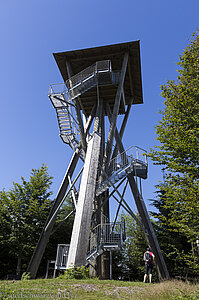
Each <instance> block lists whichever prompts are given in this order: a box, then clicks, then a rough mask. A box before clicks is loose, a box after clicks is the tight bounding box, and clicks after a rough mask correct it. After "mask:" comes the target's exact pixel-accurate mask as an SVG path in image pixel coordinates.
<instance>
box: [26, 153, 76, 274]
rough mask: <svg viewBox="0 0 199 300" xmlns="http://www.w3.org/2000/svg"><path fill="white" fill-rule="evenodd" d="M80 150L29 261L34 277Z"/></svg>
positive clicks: (69, 169)
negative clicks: (55, 213)
mask: <svg viewBox="0 0 199 300" xmlns="http://www.w3.org/2000/svg"><path fill="white" fill-rule="evenodd" d="M80 151H81V150H79V151H78V150H77V152H75V153H74V154H73V157H72V159H71V162H70V165H69V167H68V169H67V171H66V174H65V176H64V179H63V181H62V184H61V186H60V188H59V191H58V194H57V197H56V199H55V201H54V204H53V207H52V209H51V211H50V214H49V216H48V219H47V221H46V223H45V225H44V228H43V230H42V233H41V235H40V238H39V241H38V243H37V246H36V248H35V250H34V253H33V255H32V258H31V260H30V262H29V265H28V268H27V271H26V272H28V273H30V276H31V278H33V279H34V278H35V277H36V275H37V271H38V268H39V265H40V262H41V259H42V257H43V254H44V251H45V249H46V246H47V244H48V241H49V238H50V235H51V232H52V229H53V226H54V224H55V220H56V215H55V217H54V218H53V219H52V221H51V223H50V224H49V226H48V229H47V230H45V228H46V225H47V224H48V223H49V221H50V220H51V218H52V216H53V215H54V212H55V211H56V209H57V207H58V206H59V204H60V203H61V201H62V199H63V197H64V196H65V194H66V191H67V188H68V185H69V181H68V176H70V177H71V176H72V175H73V172H74V170H75V167H76V165H77V162H78V159H79V157H80Z"/></svg>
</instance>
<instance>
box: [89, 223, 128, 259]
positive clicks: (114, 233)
mask: <svg viewBox="0 0 199 300" xmlns="http://www.w3.org/2000/svg"><path fill="white" fill-rule="evenodd" d="M124 239H125V227H124V222H120V223H119V222H118V223H115V224H114V223H106V224H102V225H101V224H99V225H97V226H96V227H95V228H94V229H93V230H92V231H91V236H90V240H89V252H90V253H92V252H94V251H95V250H99V249H101V248H104V249H105V248H106V247H114V248H115V249H117V248H118V249H119V248H121V246H122V244H123V241H124Z"/></svg>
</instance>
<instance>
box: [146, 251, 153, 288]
mask: <svg viewBox="0 0 199 300" xmlns="http://www.w3.org/2000/svg"><path fill="white" fill-rule="evenodd" d="M154 260H155V255H154V254H153V252H151V250H150V248H147V251H146V252H145V253H144V262H145V274H144V282H146V279H147V275H148V274H149V283H151V281H152V270H153V263H154Z"/></svg>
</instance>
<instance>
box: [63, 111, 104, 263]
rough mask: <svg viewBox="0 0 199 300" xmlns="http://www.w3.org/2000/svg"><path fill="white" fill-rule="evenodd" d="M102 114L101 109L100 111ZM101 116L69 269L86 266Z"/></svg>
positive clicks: (81, 192) (80, 199)
mask: <svg viewBox="0 0 199 300" xmlns="http://www.w3.org/2000/svg"><path fill="white" fill-rule="evenodd" d="M98 112H99V114H100V109H99V111H98ZM100 124H101V120H100V116H99V119H98V118H96V122H95V124H94V133H93V136H92V138H91V139H90V140H89V142H88V148H87V152H86V158H85V164H84V171H83V175H82V180H81V184H80V190H79V197H78V203H77V209H76V214H75V220H74V225H73V231H72V236H71V242H70V249H69V255H68V262H67V269H69V268H71V267H74V266H82V265H85V264H86V255H87V249H88V242H89V233H90V225H91V215H92V204H93V200H94V197H95V186H96V178H97V169H98V163H99V155H100V144H101V135H100V134H99V131H100Z"/></svg>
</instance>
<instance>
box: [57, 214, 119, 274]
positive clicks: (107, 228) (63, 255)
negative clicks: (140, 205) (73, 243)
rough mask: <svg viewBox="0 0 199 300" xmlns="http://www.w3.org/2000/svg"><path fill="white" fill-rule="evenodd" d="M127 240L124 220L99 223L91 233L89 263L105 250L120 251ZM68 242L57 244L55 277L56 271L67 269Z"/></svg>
mask: <svg viewBox="0 0 199 300" xmlns="http://www.w3.org/2000/svg"><path fill="white" fill-rule="evenodd" d="M124 240H125V224H124V220H122V222H120V223H119V222H118V223H115V224H114V223H105V224H103V225H101V224H99V225H97V226H96V227H95V228H94V229H93V230H92V231H91V234H90V240H89V250H88V253H87V265H88V264H90V263H91V262H92V261H93V260H95V259H96V258H97V257H98V256H99V255H101V254H102V253H103V252H104V251H118V250H120V249H121V247H122V245H123V242H124ZM69 247H70V245H68V244H58V245H57V255H56V260H55V261H53V262H54V264H55V266H54V277H55V275H56V271H57V270H59V271H65V270H66V266H67V260H68V253H69Z"/></svg>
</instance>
